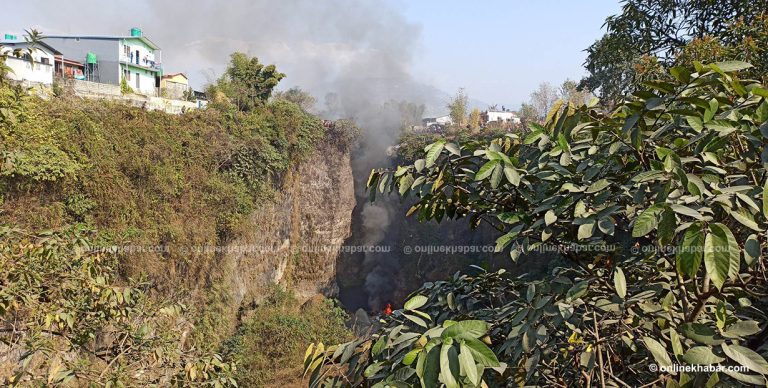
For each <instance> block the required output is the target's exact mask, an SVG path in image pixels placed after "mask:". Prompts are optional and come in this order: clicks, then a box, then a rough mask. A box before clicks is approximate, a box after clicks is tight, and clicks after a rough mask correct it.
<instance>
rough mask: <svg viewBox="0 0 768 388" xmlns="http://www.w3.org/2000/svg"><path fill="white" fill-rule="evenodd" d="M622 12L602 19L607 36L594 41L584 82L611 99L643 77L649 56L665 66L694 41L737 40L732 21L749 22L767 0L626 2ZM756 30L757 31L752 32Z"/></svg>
mask: <svg viewBox="0 0 768 388" xmlns="http://www.w3.org/2000/svg"><path fill="white" fill-rule="evenodd" d="M623 3H624V5H623V7H622V12H621V14H618V15H613V16H610V17H608V18H607V19H606V21H605V24H604V27H605V29H606V30H607V32H606V34H605V35H604V36H603V37H602V38H600V39H599V40H598V41H596V42H595V43H594V44H592V45H591V46H590V47H589V48H588V49H587V52H588V53H589V55H588V57H587V60H586V62H585V64H584V65H585V67H586V69H587V71H589V75H588V76H587V77H586V78H584V79H583V80H582V86H584V87H586V88H587V89H589V90H592V91H593V92H596V93H597V94H598V95H599V96H600V97H601V99H603V100H607V101H613V102H615V101H616V100H617V99H618V98H619V97H620V96H623V95H624V94H626V92H627V91H629V90H632V89H633V87H634V85H636V84H637V83H638V81H641V80H643V73H644V70H645V69H646V66H645V65H644V63H643V62H647V61H648V57H650V58H654V59H657V60H658V62H659V63H660V64H661V65H663V66H664V67H668V66H672V65H674V64H676V60H677V58H678V57H679V53H680V52H681V50H682V49H683V48H684V47H685V46H686V45H688V43H689V42H691V41H692V40H694V39H703V38H705V37H707V36H710V37H715V38H716V39H718V40H720V41H721V42H723V43H724V44H726V45H731V44H734V43H736V42H737V41H741V40H742V39H743V38H744V36H739V34H738V33H735V31H734V28H733V24H734V22H739V21H741V22H742V23H746V25H751V24H752V23H753V22H754V21H755V20H756V19H758V18H760V15H761V14H763V13H764V12H765V10H766V9H768V0H727V1H712V0H659V1H646V0H625V1H624V2H623ZM753 32H756V33H757V32H759V31H753Z"/></svg>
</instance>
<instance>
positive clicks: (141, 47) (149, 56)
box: [120, 38, 160, 67]
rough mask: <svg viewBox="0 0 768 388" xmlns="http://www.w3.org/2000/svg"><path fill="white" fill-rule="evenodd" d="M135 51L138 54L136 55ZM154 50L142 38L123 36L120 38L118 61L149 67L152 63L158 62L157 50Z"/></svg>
mask: <svg viewBox="0 0 768 388" xmlns="http://www.w3.org/2000/svg"><path fill="white" fill-rule="evenodd" d="M136 51H138V52H139V55H138V56H136ZM157 51H158V52H157V53H156V52H155V50H154V49H153V48H151V47H149V46H147V44H146V43H144V41H143V40H141V39H138V38H124V39H121V40H120V61H121V62H128V63H132V64H135V65H139V66H143V67H151V66H152V63H153V62H154V63H159V62H160V58H159V55H158V54H159V50H157Z"/></svg>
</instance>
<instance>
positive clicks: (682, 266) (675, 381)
mask: <svg viewBox="0 0 768 388" xmlns="http://www.w3.org/2000/svg"><path fill="white" fill-rule="evenodd" d="M748 68H750V65H749V64H746V63H743V62H723V63H717V64H711V65H706V66H705V65H700V64H697V65H696V68H695V69H687V68H682V67H677V68H674V69H672V71H671V72H670V78H671V79H672V80H673V81H661V80H659V81H650V82H647V83H646V84H645V87H646V88H647V89H646V90H642V91H638V92H635V93H634V94H633V96H631V97H630V98H628V99H627V101H625V102H624V103H622V104H621V105H619V106H618V107H617V108H616V109H615V110H614V111H612V112H610V113H604V112H601V111H599V110H597V109H595V108H594V107H588V106H574V105H572V104H563V103H562V102H559V103H557V104H556V105H555V107H554V108H553V109H552V110H551V111H550V112H549V114H548V115H547V119H546V120H545V123H544V125H537V124H532V125H531V131H532V132H531V133H530V134H527V135H526V136H524V137H523V136H520V135H518V134H508V135H506V136H505V137H502V138H498V139H495V140H493V141H491V142H490V144H489V143H488V142H483V141H470V142H463V143H461V142H459V143H453V142H449V141H446V140H445V139H441V140H438V141H437V142H435V143H433V144H431V145H429V146H427V147H426V148H425V149H424V153H423V154H422V158H421V159H418V160H416V161H415V162H414V163H413V164H407V165H404V166H400V167H398V168H397V169H396V170H394V171H391V170H375V171H373V172H372V174H371V177H370V179H369V181H368V187H369V188H370V189H371V191H380V192H384V193H390V192H392V191H397V192H399V193H400V194H401V195H410V196H414V197H416V198H417V202H416V203H415V205H413V207H411V209H410V210H409V212H408V214H409V215H411V214H416V215H417V217H418V218H419V219H420V220H424V221H427V220H435V221H440V220H442V219H444V218H447V219H459V218H467V219H468V220H469V222H470V223H471V224H472V225H478V224H479V223H481V222H485V223H489V224H491V225H493V226H494V227H495V228H496V229H497V230H498V231H499V233H500V237H499V238H498V240H497V241H496V243H497V250H499V251H502V250H508V251H509V252H510V255H511V257H512V259H513V260H516V259H517V258H518V257H519V256H520V255H521V254H526V253H529V252H533V251H537V250H541V249H546V250H547V251H549V252H557V254H558V255H560V256H562V257H564V258H566V259H567V260H568V261H569V262H570V263H571V265H570V267H568V268H556V269H554V270H553V272H552V273H551V274H550V276H549V277H547V278H545V279H543V280H542V281H540V282H538V281H536V282H522V281H520V280H518V279H509V278H506V277H504V276H503V274H484V275H481V276H478V277H476V278H465V277H459V276H457V277H455V278H454V280H453V282H448V283H442V282H440V283H434V284H427V285H425V286H424V287H423V289H422V290H420V291H419V292H418V294H419V295H423V296H426V297H427V301H426V303H424V306H423V307H422V308H420V310H421V312H423V313H424V314H425V315H421V314H410V315H413V318H415V319H410V318H408V316H407V315H406V314H409V312H408V311H404V312H402V313H400V314H402V316H403V317H405V318H406V319H408V321H410V322H411V323H408V325H409V330H412V329H411V328H415V327H417V326H419V327H423V331H424V332H427V331H428V330H433V329H435V328H438V327H442V326H443V323H444V322H446V321H447V320H452V321H463V320H481V321H485V322H487V323H488V324H489V326H490V333H491V341H490V343H491V344H493V350H494V352H495V354H496V356H497V358H498V360H499V361H500V362H504V363H506V364H507V366H508V368H507V370H506V372H504V373H505V374H504V379H505V380H512V381H515V382H517V383H518V384H535V385H548V386H549V385H556V384H568V385H579V386H583V385H590V384H592V383H593V382H599V383H600V384H602V385H606V386H608V385H611V386H613V385H619V384H622V385H624V384H628V385H630V386H640V385H643V384H648V383H653V382H656V381H660V382H664V381H666V383H667V384H668V386H669V385H671V386H677V385H685V384H691V385H692V386H703V385H705V384H706V383H707V382H710V383H711V382H713V381H720V382H723V383H725V384H738V383H739V382H742V383H744V382H746V383H752V384H758V385H764V384H765V383H766V381H765V377H764V375H765V369H764V365H766V361H765V354H766V348H765V346H764V344H765V339H766V335H765V332H764V331H762V330H761V328H762V327H765V325H766V323H768V317H766V314H765V311H766V307H768V306H766V305H765V300H764V299H763V298H762V297H761V296H760V295H764V294H765V290H766V281H765V279H766V273H765V259H764V257H763V256H762V253H761V247H763V246H764V245H765V244H766V233H765V232H766V230H767V229H768V219H766V211H765V209H764V206H761V205H760V204H761V203H762V204H763V205H764V204H765V203H764V201H765V199H766V198H767V196H768V194H766V190H767V189H765V187H768V185H767V184H766V181H767V179H768V171H766V165H767V164H768V159H766V155H765V152H764V150H765V149H766V148H767V147H768V136H767V135H768V127H766V122H768V101H766V99H767V98H768V89H766V88H765V87H764V86H762V85H761V84H760V83H758V82H757V81H752V80H747V79H740V78H739V77H738V76H737V73H738V72H739V71H743V70H744V69H748ZM461 301H465V302H466V304H462V303H461ZM398 317H400V315H395V319H396V318H398ZM404 322H405V321H404ZM414 325H415V326H414ZM388 330H392V331H394V330H395V329H394V328H392V326H391V325H389V324H385V326H384V328H383V330H382V331H381V332H379V333H377V334H378V335H379V336H380V338H382V337H383V335H385V334H386V333H387V332H388ZM401 330H402V329H401ZM446 330H447V329H446ZM418 335H419V334H417V336H418ZM398 338H399V337H398ZM414 338H416V337H414ZM404 341H405V340H404ZM343 346H345V349H346V348H349V347H352V348H354V349H356V350H355V351H354V354H355V355H356V356H355V357H357V358H352V359H351V358H349V357H347V358H346V359H344V357H343V355H342V358H339V354H338V353H337V354H330V353H331V352H328V351H320V352H314V356H316V358H315V361H313V363H312V364H311V365H309V367H308V369H309V370H313V371H316V374H317V376H316V377H319V376H327V377H329V378H333V377H335V376H337V375H338V374H343V373H347V374H348V375H347V376H346V378H347V379H349V380H350V381H352V382H360V381H366V382H376V381H381V380H386V379H387V378H389V379H394V380H402V381H407V382H409V383H411V384H413V383H414V382H415V381H416V380H415V378H414V377H413V376H412V373H411V372H410V371H405V372H399V371H400V370H403V369H404V366H403V365H404V360H405V358H406V356H405V355H404V354H407V353H406V352H408V351H417V349H419V345H417V344H416V343H409V342H407V343H406V344H405V345H402V347H400V344H394V343H391V342H385V343H384V344H382V345H380V347H376V346H375V345H373V346H372V345H370V340H367V339H364V338H363V339H360V340H358V341H356V342H353V343H352V344H351V345H349V344H347V345H343ZM422 346H423V345H422ZM336 349H337V350H338V348H336ZM373 349H377V351H378V350H382V349H383V351H384V352H385V353H386V354H387V355H392V357H393V358H391V359H389V361H388V364H386V366H387V367H386V368H384V369H383V370H382V371H381V375H375V374H372V375H370V374H369V375H366V374H365V373H364V371H365V370H366V368H369V367H372V366H373V365H375V364H374V363H375V362H378V360H379V359H377V358H376V357H377V354H378V353H376V354H374V350H373ZM358 355H359V356H358ZM441 356H442V354H441ZM448 359H449V361H450V360H451V359H452V356H450V354H449V356H448ZM351 360H354V361H359V362H361V363H363V364H365V365H359V366H358V365H356V364H355V363H354V362H352V361H351ZM441 361H442V359H438V358H435V359H429V358H427V360H425V363H426V364H425V365H422V366H418V365H417V368H423V370H424V371H426V370H432V369H434V368H437V369H439V370H441V371H443V373H442V374H441V375H440V381H442V382H443V383H445V384H446V385H449V384H450V383H451V382H452V381H453V379H452V378H451V376H453V377H454V378H459V379H463V383H468V382H471V383H472V384H474V383H475V380H473V379H474V376H473V375H472V373H471V372H469V373H468V372H467V370H466V368H463V369H459V373H458V374H457V375H453V372H452V371H453V369H451V366H450V362H448V364H446V363H445V362H441ZM649 363H655V364H658V365H662V366H668V365H671V364H672V363H679V364H712V365H730V366H734V365H742V366H745V367H747V368H749V369H750V371H751V372H750V373H741V374H739V373H733V372H728V373H705V372H700V373H677V374H672V373H669V374H668V373H660V372H651V370H650V368H649V367H648V365H649ZM344 364H348V365H351V367H350V369H349V370H347V372H345V370H346V369H344V368H345V366H346V365H344ZM401 364H402V365H401ZM321 365H325V366H321ZM446 365H447V367H446ZM446 368H448V369H446ZM398 372H399V373H398ZM478 372H483V373H482V376H483V378H484V379H487V381H491V379H492V378H493V374H491V373H490V372H488V371H480V370H479V371H478ZM425 373H426V372H425ZM658 379H661V380H658ZM342 381H343V380H342ZM472 384H470V385H472ZM337 385H343V384H337Z"/></svg>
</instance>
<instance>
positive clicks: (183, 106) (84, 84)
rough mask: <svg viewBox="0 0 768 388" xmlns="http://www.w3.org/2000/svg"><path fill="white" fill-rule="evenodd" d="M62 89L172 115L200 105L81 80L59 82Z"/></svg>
mask: <svg viewBox="0 0 768 388" xmlns="http://www.w3.org/2000/svg"><path fill="white" fill-rule="evenodd" d="M58 82H61V85H62V87H64V88H65V89H67V90H68V91H71V92H72V94H74V95H75V96H78V97H82V98H95V99H105V100H114V101H122V102H124V103H126V104H129V105H131V106H135V107H138V108H143V109H146V110H160V111H163V112H166V113H170V114H181V113H184V112H186V111H187V110H190V109H197V108H198V104H197V103H195V102H190V101H183V100H172V99H168V98H162V97H154V96H144V95H141V94H123V93H122V92H121V91H120V86H117V85H110V84H102V83H96V82H89V81H81V80H74V79H68V80H58Z"/></svg>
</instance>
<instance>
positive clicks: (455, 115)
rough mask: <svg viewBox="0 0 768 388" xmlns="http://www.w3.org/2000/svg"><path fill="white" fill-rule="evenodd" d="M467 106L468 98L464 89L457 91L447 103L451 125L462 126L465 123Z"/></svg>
mask: <svg viewBox="0 0 768 388" xmlns="http://www.w3.org/2000/svg"><path fill="white" fill-rule="evenodd" d="M468 106H469V97H468V96H467V93H466V92H465V91H464V88H461V89H459V91H458V92H456V95H455V96H453V97H452V98H451V100H450V101H448V105H447V108H448V112H449V114H450V115H451V120H453V124H455V125H458V126H463V125H464V124H465V123H466V121H467V110H468V109H469V108H468Z"/></svg>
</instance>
